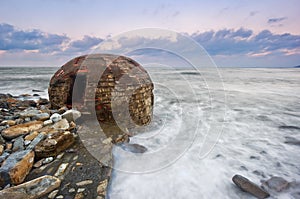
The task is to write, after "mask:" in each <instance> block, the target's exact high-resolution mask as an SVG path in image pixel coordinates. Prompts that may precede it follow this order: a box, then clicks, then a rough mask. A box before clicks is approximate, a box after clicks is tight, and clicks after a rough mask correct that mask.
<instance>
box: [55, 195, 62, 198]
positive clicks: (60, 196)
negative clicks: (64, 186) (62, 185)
mask: <svg viewBox="0 0 300 199" xmlns="http://www.w3.org/2000/svg"><path fill="white" fill-rule="evenodd" d="M63 198H64V196H63V195H59V196H57V197H56V199H63Z"/></svg>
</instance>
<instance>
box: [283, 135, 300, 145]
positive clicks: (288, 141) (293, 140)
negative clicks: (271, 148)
mask: <svg viewBox="0 0 300 199" xmlns="http://www.w3.org/2000/svg"><path fill="white" fill-rule="evenodd" d="M285 139H286V140H285V141H284V143H286V144H291V145H298V146H300V140H297V139H296V138H293V137H285Z"/></svg>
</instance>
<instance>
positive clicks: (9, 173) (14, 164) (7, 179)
mask: <svg viewBox="0 0 300 199" xmlns="http://www.w3.org/2000/svg"><path fill="white" fill-rule="evenodd" d="M33 161H34V152H33V151H29V150H26V151H18V152H15V153H13V154H11V155H10V156H9V157H8V158H7V159H6V160H5V161H4V162H3V164H2V166H1V168H0V186H2V187H3V186H5V185H7V184H15V185H16V184H20V183H22V182H23V181H24V179H25V177H26V176H27V174H28V173H29V171H30V169H31V168H32V165H33Z"/></svg>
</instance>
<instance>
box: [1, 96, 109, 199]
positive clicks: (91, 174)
mask: <svg viewBox="0 0 300 199" xmlns="http://www.w3.org/2000/svg"><path fill="white" fill-rule="evenodd" d="M80 116H81V114H80V112H78V111H75V110H68V109H67V108H66V107H64V108H61V109H59V110H52V109H50V104H49V101H48V100H47V99H43V98H40V99H38V100H32V96H30V95H21V96H12V95H10V94H0V133H1V134H0V166H1V167H0V198H18V199H22V198H66V199H67V198H76V199H81V198H97V199H101V198H105V195H106V189H107V186H108V184H109V180H110V175H111V171H112V169H111V166H112V154H111V148H112V143H111V140H108V141H107V140H105V137H103V143H101V144H102V147H101V148H100V150H102V148H103V149H108V150H107V151H105V160H106V164H105V165H104V164H102V163H100V162H99V161H98V160H97V159H95V158H94V157H93V156H92V155H91V154H90V152H89V151H88V150H87V149H86V148H85V146H84V144H83V142H84V141H82V140H81V139H79V136H78V129H84V130H85V131H89V129H90V125H91V124H87V123H82V124H80V123H79V122H76V119H78V118H80ZM101 139H102V138H101ZM103 146H104V147H103ZM98 150H99V148H98Z"/></svg>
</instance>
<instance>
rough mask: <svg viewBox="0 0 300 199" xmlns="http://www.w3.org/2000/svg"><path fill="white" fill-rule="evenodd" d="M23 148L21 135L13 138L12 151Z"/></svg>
mask: <svg viewBox="0 0 300 199" xmlns="http://www.w3.org/2000/svg"><path fill="white" fill-rule="evenodd" d="M21 150H24V139H23V136H19V137H17V138H16V139H15V141H14V144H13V148H12V151H14V152H15V151H21Z"/></svg>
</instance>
